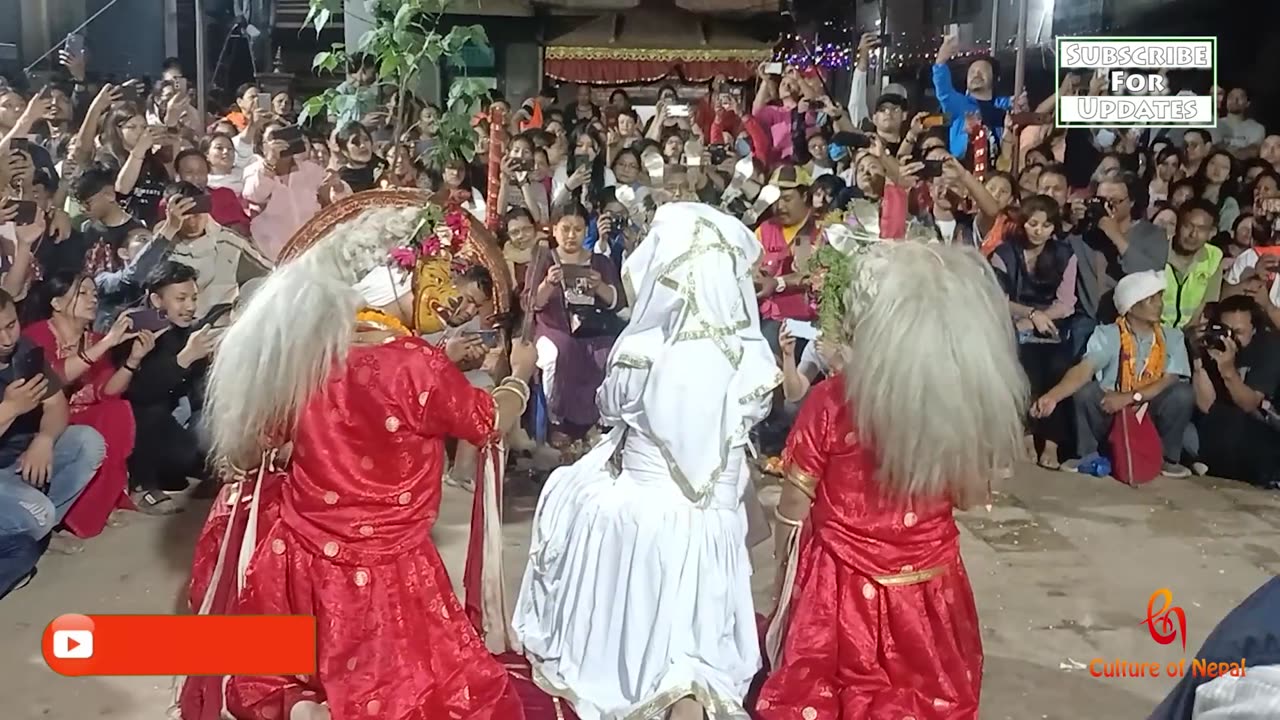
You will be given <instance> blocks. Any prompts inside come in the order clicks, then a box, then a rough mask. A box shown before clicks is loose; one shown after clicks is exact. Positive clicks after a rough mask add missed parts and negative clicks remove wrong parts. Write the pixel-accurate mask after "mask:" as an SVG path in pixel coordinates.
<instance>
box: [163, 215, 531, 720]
mask: <svg viewBox="0 0 1280 720" xmlns="http://www.w3.org/2000/svg"><path fill="white" fill-rule="evenodd" d="M368 208H372V209H368ZM344 214H345V215H344ZM420 214H421V210H420V208H419V207H412V206H410V207H404V206H396V207H379V201H378V196H377V195H376V194H374V193H364V194H361V195H357V196H353V197H351V198H348V199H347V200H346V201H343V202H342V203H340V204H339V205H336V206H334V208H331V209H330V211H328V217H334V216H339V217H344V218H345V219H344V221H343V222H341V223H340V224H338V225H337V226H336V227H334V228H333V229H332V230H330V231H329V232H327V233H326V234H325V235H323V236H322V237H320V238H319V240H318V241H317V242H316V244H315V245H314V246H312V247H311V248H310V249H308V250H307V251H306V252H305V253H303V254H302V255H301V256H299V257H296V258H294V259H292V260H289V261H288V262H286V263H284V264H283V265H282V266H280V267H278V268H277V269H276V271H275V272H273V273H272V274H271V275H270V276H269V277H268V278H267V279H266V281H265V282H264V283H263V284H262V286H261V287H260V288H259V289H258V290H257V291H256V292H255V293H254V294H253V296H252V298H251V299H250V300H249V302H248V304H247V306H246V307H245V308H244V310H243V313H242V314H241V315H239V317H237V318H236V320H235V322H234V323H233V324H232V326H231V328H230V329H229V330H228V331H227V332H226V334H225V335H224V336H223V339H222V341H221V344H220V345H219V348H218V350H217V353H216V355H215V358H214V364H213V368H212V370H211V374H210V385H209V391H208V395H207V402H206V406H205V416H206V418H207V422H208V424H209V429H210V432H211V436H212V437H211V439H212V442H213V449H214V452H215V454H216V455H217V456H218V457H222V458H225V459H226V460H227V461H228V462H229V463H230V464H232V465H233V466H238V467H252V466H253V465H255V464H257V463H259V462H260V461H261V459H262V458H263V456H264V453H266V454H269V453H270V447H269V445H270V443H268V442H267V441H265V440H264V438H267V437H270V436H272V435H278V434H280V433H281V432H282V433H283V436H285V437H287V438H288V439H289V440H290V442H291V444H292V451H291V457H290V459H289V465H288V468H287V469H286V470H285V471H284V474H283V475H282V476H281V477H280V480H279V482H278V491H277V490H272V489H271V488H265V489H264V490H263V491H262V492H264V493H266V492H278V498H277V499H275V500H274V501H271V500H269V499H267V498H265V497H264V498H263V501H262V502H261V503H260V504H259V513H260V514H259V515H258V516H257V518H254V517H253V516H252V515H251V516H249V520H248V524H247V527H246V528H245V530H244V532H246V533H255V534H257V533H259V532H260V533H261V534H260V535H259V536H258V537H256V538H253V539H252V541H245V542H244V543H243V545H242V547H244V548H245V549H246V551H247V553H246V555H241V556H240V558H239V559H237V558H228V559H226V560H225V561H224V570H225V569H226V567H228V563H231V562H232V560H237V562H235V563H234V564H235V566H236V569H235V572H236V573H237V574H238V576H239V577H238V582H239V583H240V585H241V587H240V588H239V589H238V592H237V593H235V594H234V597H233V598H231V600H230V601H229V602H228V607H227V610H226V611H227V612H234V613H237V614H252V615H263V614H300V615H312V616H315V617H316V620H317V628H318V635H317V649H318V658H317V659H318V667H317V672H316V673H315V674H314V675H312V676H306V677H299V676H288V677H249V676H237V677H233V678H231V679H230V680H229V681H227V683H226V685H225V695H224V697H225V703H226V708H227V711H228V713H229V715H230V716H231V717H235V718H238V719H240V720H277V719H280V720H283V719H284V718H290V719H291V720H300V719H302V718H308V719H310V718H329V717H333V718H339V719H345V718H378V719H379V720H436V719H437V718H442V719H443V718H450V717H457V718H468V719H469V720H521V719H522V718H523V717H524V712H523V709H522V707H521V704H520V699H519V697H518V695H517V693H516V690H515V687H514V684H513V682H512V680H511V677H510V676H509V675H508V673H507V671H506V669H505V668H504V667H503V666H502V665H501V664H500V663H499V662H497V661H496V660H495V659H494V657H493V656H492V655H491V654H490V653H489V651H488V649H487V648H486V646H485V641H484V640H482V639H481V638H480V636H479V635H478V634H477V632H476V629H475V627H474V626H473V625H472V623H471V621H470V620H469V619H468V617H467V614H466V612H465V611H464V609H463V607H462V604H461V603H460V602H459V601H458V599H457V597H455V596H454V594H453V591H452V589H451V586H450V582H449V577H448V575H447V574H446V572H445V569H444V565H443V563H442V562H441V560H440V556H439V554H438V553H437V551H436V548H435V546H434V545H432V542H431V527H432V525H433V524H434V522H435V519H436V517H437V514H438V512H439V507H440V492H441V479H442V474H443V462H444V441H445V439H446V438H447V437H454V438H458V439H461V440H464V441H466V442H469V443H471V444H473V445H475V446H477V447H480V448H486V449H489V448H493V447H494V446H495V445H496V443H497V442H498V440H499V438H500V437H501V435H502V433H503V431H505V430H506V429H508V428H509V427H511V426H512V425H514V423H515V422H516V421H518V419H519V417H520V415H521V413H522V412H523V410H524V405H525V404H526V402H527V400H528V394H527V393H528V389H527V385H526V384H525V383H526V380H527V378H528V377H529V376H530V375H531V374H532V372H533V369H534V364H533V361H534V352H533V348H532V346H531V345H530V344H528V343H516V344H515V345H514V346H513V348H512V350H511V368H512V377H510V378H508V379H507V380H505V381H504V382H503V383H502V384H500V385H499V386H498V388H496V389H495V390H494V391H493V393H492V394H490V393H489V392H486V391H484V390H479V389H476V388H473V387H472V386H471V384H470V383H468V382H466V380H465V378H464V377H463V376H462V373H461V372H460V371H459V370H458V369H457V368H456V367H454V365H453V363H452V361H450V359H449V358H448V357H447V356H446V354H445V352H444V351H443V350H441V349H438V348H436V347H434V346H432V345H430V344H428V343H427V342H426V341H424V340H422V339H420V338H418V337H415V336H413V334H412V333H411V332H410V331H409V330H408V326H409V324H410V321H411V317H412V308H413V298H412V294H413V293H412V282H411V279H410V276H409V274H408V273H407V272H405V271H404V270H401V269H399V268H397V267H393V266H392V265H390V264H389V257H388V253H389V251H390V250H391V249H392V247H393V246H394V245H395V244H398V243H403V242H406V241H408V240H410V239H412V238H413V236H414V234H415V233H417V232H419V231H420V228H421V227H422V225H421V219H420ZM288 255H289V251H288V250H286V257H287V256H288ZM264 464H265V463H264ZM264 477H265V476H264ZM264 505H266V506H267V507H263V506H264ZM264 513H265V514H268V515H275V517H274V518H268V519H267V520H266V521H265V522H262V519H263V514H264ZM184 717H185V714H184Z"/></svg>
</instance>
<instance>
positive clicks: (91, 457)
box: [0, 290, 106, 551]
mask: <svg viewBox="0 0 1280 720" xmlns="http://www.w3.org/2000/svg"><path fill="white" fill-rule="evenodd" d="M42 356H43V354H42V353H40V352H39V348H38V347H37V346H36V344H35V343H33V342H32V341H30V340H28V339H26V338H23V337H22V326H21V325H20V324H19V322H18V308H17V305H16V304H15V303H14V300H13V297H12V296H11V295H9V294H8V293H6V292H4V291H2V290H0V386H3V387H4V393H3V399H2V400H0V535H18V534H21V535H26V536H27V537H30V538H31V539H33V540H37V541H38V540H43V539H44V538H45V537H46V536H48V535H49V534H50V533H52V532H53V529H54V528H55V527H56V526H58V525H59V524H60V523H61V522H62V520H63V518H64V517H65V516H66V514H67V512H68V511H70V509H71V506H72V505H73V504H74V503H75V501H76V500H77V498H79V497H80V494H81V493H82V492H84V489H85V486H87V485H88V484H89V481H90V480H91V479H92V478H93V476H94V473H96V472H97V470H98V466H99V465H100V464H101V463H102V459H103V457H104V455H105V453H106V443H105V442H104V440H103V439H102V435H101V434H99V433H98V431H97V430H94V429H93V428H91V427H88V426H85V425H72V426H68V424H67V422H68V417H69V411H68V407H67V398H66V396H65V395H63V394H62V393H61V392H58V391H57V390H56V389H51V387H52V386H51V383H50V378H51V377H55V376H54V374H53V372H52V370H50V369H49V368H48V367H47V366H46V365H45V363H44V361H43V359H42ZM37 358H41V359H39V360H38V362H36V359H37ZM55 540H57V541H58V544H59V545H61V546H62V547H63V548H64V549H66V550H69V551H74V550H75V549H77V548H78V545H76V543H75V542H74V541H69V542H68V541H65V540H63V539H61V538H55Z"/></svg>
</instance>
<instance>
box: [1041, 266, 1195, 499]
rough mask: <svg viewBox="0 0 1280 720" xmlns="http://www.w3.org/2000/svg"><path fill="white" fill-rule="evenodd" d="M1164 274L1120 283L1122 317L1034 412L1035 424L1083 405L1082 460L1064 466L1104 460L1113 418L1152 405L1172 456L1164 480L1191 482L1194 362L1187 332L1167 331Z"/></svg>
mask: <svg viewBox="0 0 1280 720" xmlns="http://www.w3.org/2000/svg"><path fill="white" fill-rule="evenodd" d="M1164 288H1165V279H1164V273H1162V272H1155V271H1145V272H1137V273H1132V274H1129V275H1126V276H1124V277H1123V278H1121V279H1120V282H1119V283H1117V284H1116V289H1115V304H1116V311H1117V312H1118V313H1119V315H1120V317H1119V318H1118V319H1117V320H1116V322H1114V323H1110V324H1107V325H1100V326H1098V328H1097V329H1095V330H1094V331H1093V335H1092V336H1090V338H1089V343H1088V346H1087V348H1086V349H1085V354H1084V359H1082V360H1081V361H1080V362H1079V363H1078V364H1077V365H1076V366H1075V367H1073V368H1071V369H1070V370H1068V371H1067V373H1066V375H1064V376H1063V378H1062V380H1061V381H1059V382H1058V384H1057V385H1055V386H1054V387H1053V388H1052V389H1050V390H1049V391H1048V392H1046V393H1045V394H1044V395H1042V396H1040V398H1038V399H1037V400H1036V401H1035V403H1034V404H1033V405H1032V408H1031V413H1032V415H1033V416H1035V417H1047V416H1048V415H1049V414H1050V413H1052V412H1053V409H1054V408H1055V407H1057V405H1058V403H1060V402H1062V401H1063V400H1066V399H1067V398H1069V397H1074V398H1075V417H1076V449H1077V451H1078V453H1079V458H1080V459H1079V460H1078V461H1075V462H1069V463H1066V464H1065V465H1063V467H1064V469H1069V470H1074V469H1075V468H1076V467H1078V466H1079V465H1085V464H1089V463H1091V462H1092V461H1093V460H1094V459H1096V458H1097V457H1098V444H1099V442H1100V441H1101V440H1102V439H1103V438H1105V437H1106V436H1107V434H1108V432H1109V431H1110V429H1111V423H1112V419H1113V416H1115V415H1116V414H1117V413H1120V412H1122V411H1123V410H1124V409H1126V408H1129V407H1138V406H1141V405H1143V404H1149V410H1150V413H1151V417H1152V420H1153V421H1154V423H1155V426H1156V430H1157V431H1158V432H1159V434H1160V444H1161V446H1162V450H1163V454H1164V465H1163V468H1162V474H1163V475H1165V476H1167V477H1188V476H1189V475H1190V474H1191V471H1190V470H1188V469H1187V468H1186V467H1183V466H1182V465H1181V464H1180V463H1179V460H1180V458H1181V455H1182V436H1183V433H1184V431H1185V430H1186V428H1187V424H1188V423H1190V422H1191V414H1192V410H1193V408H1194V404H1195V397H1194V393H1193V392H1192V389H1191V385H1190V384H1189V383H1188V382H1187V379H1188V378H1189V377H1191V363H1190V361H1189V360H1188V358H1187V348H1186V344H1185V343H1184V341H1183V335H1182V331H1181V330H1178V329H1176V328H1167V327H1161V325H1160V313H1161V311H1162V310H1163V308H1164Z"/></svg>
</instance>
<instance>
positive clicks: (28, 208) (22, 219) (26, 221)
mask: <svg viewBox="0 0 1280 720" xmlns="http://www.w3.org/2000/svg"><path fill="white" fill-rule="evenodd" d="M15 205H16V206H17V208H18V214H17V215H16V216H14V218H13V224H14V225H19V226H22V225H31V224H32V223H34V222H35V221H36V211H37V210H38V208H37V207H36V203H35V201H34V200H12V201H10V202H9V204H8V205H7V206H6V207H13V206H15Z"/></svg>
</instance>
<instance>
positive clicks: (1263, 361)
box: [1192, 295, 1280, 487]
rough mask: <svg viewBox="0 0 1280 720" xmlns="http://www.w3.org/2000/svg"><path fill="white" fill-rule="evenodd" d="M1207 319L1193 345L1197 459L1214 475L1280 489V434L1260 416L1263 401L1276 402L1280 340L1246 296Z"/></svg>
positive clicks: (1218, 308)
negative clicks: (1209, 320)
mask: <svg viewBox="0 0 1280 720" xmlns="http://www.w3.org/2000/svg"><path fill="white" fill-rule="evenodd" d="M1211 316H1212V324H1210V325H1209V327H1208V329H1206V330H1205V331H1204V332H1202V333H1201V334H1200V335H1199V336H1197V338H1196V341H1195V347H1193V351H1194V352H1196V358H1195V360H1194V361H1193V367H1194V374H1193V375H1192V382H1193V384H1194V387H1195V394H1196V406H1197V408H1198V409H1199V410H1200V412H1201V413H1202V414H1201V415H1200V417H1199V418H1197V421H1196V429H1197V431H1198V434H1199V437H1200V451H1199V453H1198V454H1199V457H1200V459H1201V461H1203V462H1204V463H1205V464H1206V465H1208V466H1209V472H1210V473H1212V474H1213V475H1215V476H1218V477H1225V478H1233V479H1236V480H1244V481H1246V482H1250V483H1254V484H1258V485H1264V486H1268V487H1280V435H1277V433H1276V431H1275V430H1273V429H1271V428H1268V427H1267V426H1266V425H1264V424H1263V422H1262V420H1261V419H1260V418H1259V416H1258V411H1259V409H1260V408H1261V406H1262V403H1263V402H1264V401H1268V400H1273V399H1277V398H1280V337H1277V336H1276V334H1275V332H1273V331H1272V330H1271V324H1270V323H1269V322H1268V321H1267V318H1266V317H1265V315H1263V313H1262V311H1261V309H1260V308H1259V307H1258V305H1257V303H1255V302H1254V301H1253V299H1252V298H1250V297H1248V296H1245V295H1236V296H1233V297H1229V298H1227V299H1226V300H1223V301H1222V302H1220V303H1218V304H1217V306H1216V308H1214V309H1213V310H1212V311H1211Z"/></svg>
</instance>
